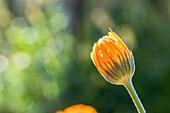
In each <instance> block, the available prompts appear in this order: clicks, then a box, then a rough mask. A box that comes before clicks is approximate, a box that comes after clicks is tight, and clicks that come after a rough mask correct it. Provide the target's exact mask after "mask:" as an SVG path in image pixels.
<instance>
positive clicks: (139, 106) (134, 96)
mask: <svg viewBox="0 0 170 113" xmlns="http://www.w3.org/2000/svg"><path fill="white" fill-rule="evenodd" d="M128 81H129V82H128V83H127V84H125V85H124V86H125V87H126V89H127V90H128V92H129V94H130V96H131V98H132V100H133V102H134V104H135V106H136V108H137V110H138V113H146V111H145V109H144V107H143V105H142V103H141V101H140V99H139V97H138V95H137V93H136V91H135V89H134V87H133V84H132V81H131V80H128Z"/></svg>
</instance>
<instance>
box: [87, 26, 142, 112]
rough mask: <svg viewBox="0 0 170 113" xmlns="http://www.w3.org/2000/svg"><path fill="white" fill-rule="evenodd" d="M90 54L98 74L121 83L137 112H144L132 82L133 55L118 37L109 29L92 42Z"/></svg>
mask: <svg viewBox="0 0 170 113" xmlns="http://www.w3.org/2000/svg"><path fill="white" fill-rule="evenodd" d="M90 56H91V59H92V61H93V63H94V65H95V66H96V68H97V69H98V71H99V72H100V74H101V75H102V76H103V77H104V78H105V79H106V80H107V81H108V82H110V83H112V84H116V85H123V86H124V87H125V88H126V89H127V91H128V92H129V94H130V96H131V98H132V100H133V102H134V104H135V106H136V108H137V110H138V112H139V113H145V109H144V107H143V105H142V103H141V101H140V99H139V97H138V95H137V93H136V91H135V89H134V87H133V84H132V77H133V75H134V72H135V62H134V57H133V54H132V51H129V49H128V48H127V46H126V45H125V44H124V42H123V41H122V40H121V39H120V37H119V36H118V35H117V34H116V33H114V32H113V31H112V30H111V29H110V32H108V35H106V36H103V37H102V38H100V39H99V40H98V41H97V43H94V46H93V49H92V52H91V54H90Z"/></svg>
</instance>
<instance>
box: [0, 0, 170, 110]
mask: <svg viewBox="0 0 170 113" xmlns="http://www.w3.org/2000/svg"><path fill="white" fill-rule="evenodd" d="M109 27H110V28H112V29H113V31H115V32H116V33H117V34H118V35H119V36H120V37H121V38H122V40H123V41H124V42H125V43H126V44H127V46H128V47H129V48H130V49H132V51H133V54H134V57H135V62H136V72H135V75H134V77H133V83H134V86H135V89H136V90H137V92H138V94H139V97H140V98H141V100H142V103H143V104H144V107H145V109H146V111H147V112H148V113H169V112H170V107H169V106H170V0H0V113H54V112H55V111H57V110H63V109H64V108H65V107H68V106H71V105H75V104H86V105H92V106H93V107H95V108H96V109H97V111H98V112H99V113H136V112H137V111H136V108H135V106H134V105H133V102H132V101H131V98H130V96H129V94H128V93H127V91H126V90H125V88H124V87H123V86H116V85H112V84H110V83H108V82H106V81H105V80H104V79H103V77H102V76H101V75H100V74H99V72H98V71H97V69H96V68H95V66H94V65H93V63H92V61H91V59H90V52H91V50H92V46H93V44H94V42H96V41H97V40H98V39H99V38H100V37H102V36H103V35H106V34H107V32H108V31H109Z"/></svg>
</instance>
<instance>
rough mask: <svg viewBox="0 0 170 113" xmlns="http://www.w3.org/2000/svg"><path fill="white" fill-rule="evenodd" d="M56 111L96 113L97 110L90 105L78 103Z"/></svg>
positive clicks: (62, 112) (58, 112) (64, 112)
mask: <svg viewBox="0 0 170 113" xmlns="http://www.w3.org/2000/svg"><path fill="white" fill-rule="evenodd" d="M56 113H97V111H96V110H95V109H94V108H93V107H92V106H87V105H83V104H78V105H73V106H70V107H67V108H65V109H64V111H57V112H56Z"/></svg>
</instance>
